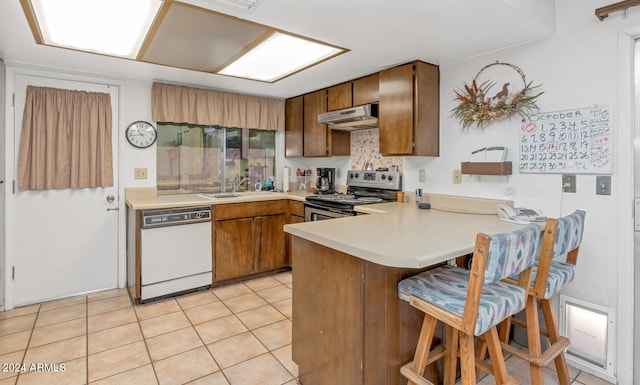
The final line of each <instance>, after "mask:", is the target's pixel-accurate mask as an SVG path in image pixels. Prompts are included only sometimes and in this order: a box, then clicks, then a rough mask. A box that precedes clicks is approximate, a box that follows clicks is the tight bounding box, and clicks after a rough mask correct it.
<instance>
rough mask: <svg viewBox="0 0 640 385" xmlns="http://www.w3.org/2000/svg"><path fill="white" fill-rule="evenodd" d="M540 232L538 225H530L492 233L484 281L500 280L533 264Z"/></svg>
mask: <svg viewBox="0 0 640 385" xmlns="http://www.w3.org/2000/svg"><path fill="white" fill-rule="evenodd" d="M539 234H540V228H539V227H538V226H536V225H529V226H527V227H524V228H522V229H518V230H515V231H512V232H509V233H502V234H495V235H490V236H489V239H490V243H489V251H488V253H487V266H486V268H485V273H484V282H485V283H491V282H495V281H499V280H501V279H503V278H506V277H509V276H511V275H513V274H518V273H520V272H521V271H523V270H524V269H526V268H528V267H530V266H531V265H533V262H534V261H535V257H536V250H537V248H538V247H537V246H538V242H539V239H540V237H539Z"/></svg>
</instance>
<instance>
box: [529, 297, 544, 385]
mask: <svg viewBox="0 0 640 385" xmlns="http://www.w3.org/2000/svg"><path fill="white" fill-rule="evenodd" d="M525 314H526V318H527V342H528V343H529V356H530V357H532V358H539V357H540V356H541V355H542V348H541V346H540V323H539V322H540V321H539V319H538V300H537V299H536V298H535V297H534V296H532V295H529V296H527V304H526V306H525ZM529 370H530V371H531V384H532V385H544V367H540V366H537V365H535V364H533V363H529Z"/></svg>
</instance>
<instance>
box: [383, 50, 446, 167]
mask: <svg viewBox="0 0 640 385" xmlns="http://www.w3.org/2000/svg"><path fill="white" fill-rule="evenodd" d="M379 76H380V78H379V86H380V106H379V125H380V129H379V131H380V132H379V134H380V153H381V154H382V155H417V156H439V155H440V124H439V120H440V117H439V112H440V96H439V95H440V72H439V68H438V66H436V65H433V64H429V63H425V62H422V61H414V62H411V63H408V64H405V65H401V66H398V67H394V68H389V69H386V70H383V71H380V74H379Z"/></svg>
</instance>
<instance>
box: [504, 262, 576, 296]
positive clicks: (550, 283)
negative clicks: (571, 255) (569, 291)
mask: <svg viewBox="0 0 640 385" xmlns="http://www.w3.org/2000/svg"><path fill="white" fill-rule="evenodd" d="M537 275H538V262H537V261H536V263H535V265H533V269H532V271H531V282H535V281H536V277H537ZM575 275H576V266H575V265H572V264H570V263H564V262H560V261H555V260H552V261H551V266H550V267H549V276H548V277H547V285H546V287H545V289H544V298H545V299H549V298H551V297H552V296H553V295H554V294H555V293H557V292H559V291H560V289H562V288H563V287H565V286H566V285H567V284H568V283H570V282H571V281H573V278H574V277H575ZM511 278H512V279H514V280H518V275H517V274H516V275H514V276H512V277H511Z"/></svg>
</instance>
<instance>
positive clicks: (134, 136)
mask: <svg viewBox="0 0 640 385" xmlns="http://www.w3.org/2000/svg"><path fill="white" fill-rule="evenodd" d="M126 136H127V140H128V141H129V143H131V145H132V146H134V147H137V148H147V147H150V146H151V145H152V144H154V143H155V142H156V139H158V131H157V130H156V128H155V127H154V126H153V124H151V123H149V122H145V121H142V120H140V121H137V122H133V123H131V124H130V125H129V127H127V131H126Z"/></svg>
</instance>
